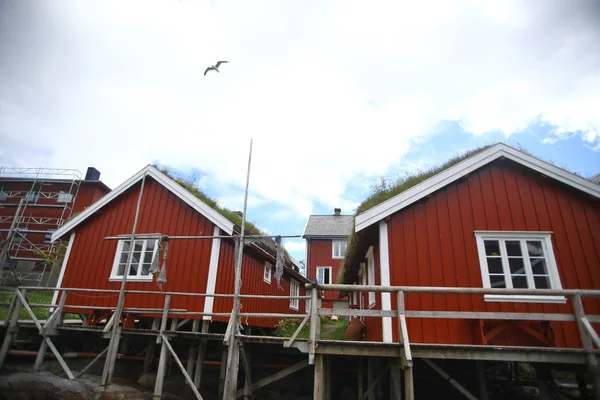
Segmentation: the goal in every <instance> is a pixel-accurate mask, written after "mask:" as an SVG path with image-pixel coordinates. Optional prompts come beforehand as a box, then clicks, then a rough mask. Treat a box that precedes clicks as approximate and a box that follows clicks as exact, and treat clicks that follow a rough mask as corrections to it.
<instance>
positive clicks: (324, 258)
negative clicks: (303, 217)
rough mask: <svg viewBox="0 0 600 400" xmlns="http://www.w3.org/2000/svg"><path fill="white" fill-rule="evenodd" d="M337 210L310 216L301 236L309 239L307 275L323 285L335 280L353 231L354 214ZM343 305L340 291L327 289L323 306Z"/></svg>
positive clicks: (322, 301)
mask: <svg viewBox="0 0 600 400" xmlns="http://www.w3.org/2000/svg"><path fill="white" fill-rule="evenodd" d="M341 211H342V210H341V209H339V208H336V209H334V213H333V215H311V216H310V217H309V218H308V221H306V226H305V227H304V232H303V233H302V237H303V238H304V239H306V277H307V278H308V279H317V281H318V282H319V283H320V284H331V283H335V282H336V279H337V276H338V273H339V271H340V265H341V263H342V260H343V259H344V256H345V254H346V242H347V241H348V237H349V236H350V234H351V233H352V227H353V226H354V216H352V215H342V214H341ZM334 304H335V306H336V307H335V308H339V307H344V306H346V305H347V302H345V301H343V300H340V298H339V296H338V294H337V293H334V292H330V291H329V292H325V293H323V297H322V300H321V306H322V307H326V308H333V306H334Z"/></svg>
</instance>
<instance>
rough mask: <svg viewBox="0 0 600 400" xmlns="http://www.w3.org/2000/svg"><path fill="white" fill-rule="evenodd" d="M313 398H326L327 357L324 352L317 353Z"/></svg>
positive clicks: (321, 399)
mask: <svg viewBox="0 0 600 400" xmlns="http://www.w3.org/2000/svg"><path fill="white" fill-rule="evenodd" d="M313 386H314V387H313V399H314V400H324V394H325V357H324V356H323V355H322V354H316V355H315V377H314V385H313Z"/></svg>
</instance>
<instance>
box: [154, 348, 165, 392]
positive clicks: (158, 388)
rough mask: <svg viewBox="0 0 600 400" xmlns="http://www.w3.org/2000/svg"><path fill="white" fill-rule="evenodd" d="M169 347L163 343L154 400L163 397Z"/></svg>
mask: <svg viewBox="0 0 600 400" xmlns="http://www.w3.org/2000/svg"><path fill="white" fill-rule="evenodd" d="M167 352H168V350H167V345H166V344H165V343H164V342H163V343H162V346H161V348H160V358H159V359H158V370H157V371H156V383H155V384H154V397H153V399H154V400H159V399H160V398H161V397H162V391H163V383H164V382H165V368H166V366H167Z"/></svg>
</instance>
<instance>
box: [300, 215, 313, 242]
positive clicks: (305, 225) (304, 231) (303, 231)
mask: <svg viewBox="0 0 600 400" xmlns="http://www.w3.org/2000/svg"><path fill="white" fill-rule="evenodd" d="M310 217H312V215H309V216H308V219H307V220H306V223H305V224H304V229H303V230H302V238H303V239H306V237H305V236H304V235H306V227H307V226H308V221H310Z"/></svg>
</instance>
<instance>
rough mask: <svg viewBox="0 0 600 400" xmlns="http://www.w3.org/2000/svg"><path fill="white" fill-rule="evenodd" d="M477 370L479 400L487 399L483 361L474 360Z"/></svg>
mask: <svg viewBox="0 0 600 400" xmlns="http://www.w3.org/2000/svg"><path fill="white" fill-rule="evenodd" d="M475 369H476V370H477V382H478V383H479V400H488V389H487V379H486V377H485V364H484V362H483V361H475Z"/></svg>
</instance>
